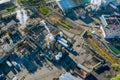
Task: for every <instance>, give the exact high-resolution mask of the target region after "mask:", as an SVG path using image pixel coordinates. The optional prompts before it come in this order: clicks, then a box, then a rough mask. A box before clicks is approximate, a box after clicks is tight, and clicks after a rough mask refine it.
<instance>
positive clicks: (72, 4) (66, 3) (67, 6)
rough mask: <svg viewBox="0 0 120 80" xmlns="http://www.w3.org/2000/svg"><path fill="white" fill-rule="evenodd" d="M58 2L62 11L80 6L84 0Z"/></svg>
mask: <svg viewBox="0 0 120 80" xmlns="http://www.w3.org/2000/svg"><path fill="white" fill-rule="evenodd" d="M56 2H57V4H58V6H59V7H60V8H61V9H62V11H66V10H68V9H71V8H74V7H77V6H80V4H81V3H83V1H82V0H56Z"/></svg>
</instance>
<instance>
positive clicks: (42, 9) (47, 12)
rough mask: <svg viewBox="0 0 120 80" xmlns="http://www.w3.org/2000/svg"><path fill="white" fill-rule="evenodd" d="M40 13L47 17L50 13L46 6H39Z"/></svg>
mask: <svg viewBox="0 0 120 80" xmlns="http://www.w3.org/2000/svg"><path fill="white" fill-rule="evenodd" d="M39 11H40V13H41V14H43V15H47V14H49V13H50V11H49V10H48V8H47V7H46V6H44V5H40V6H39Z"/></svg>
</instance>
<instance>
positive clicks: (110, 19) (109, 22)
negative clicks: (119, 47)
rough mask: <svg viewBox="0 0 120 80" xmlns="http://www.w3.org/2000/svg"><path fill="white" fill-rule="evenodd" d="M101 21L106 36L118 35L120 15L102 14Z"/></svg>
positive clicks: (119, 32)
mask: <svg viewBox="0 0 120 80" xmlns="http://www.w3.org/2000/svg"><path fill="white" fill-rule="evenodd" d="M101 21H102V23H103V25H104V26H103V29H104V31H105V34H106V36H107V35H108V36H111V37H112V36H114V37H119V36H120V15H115V16H108V15H107V16H106V15H105V16H104V15H103V16H102V17H101Z"/></svg>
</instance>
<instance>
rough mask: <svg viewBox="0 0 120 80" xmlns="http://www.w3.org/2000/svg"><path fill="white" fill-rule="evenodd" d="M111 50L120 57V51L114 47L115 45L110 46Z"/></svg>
mask: <svg viewBox="0 0 120 80" xmlns="http://www.w3.org/2000/svg"><path fill="white" fill-rule="evenodd" d="M108 46H109V48H110V49H111V50H112V51H113V52H114V54H115V55H119V54H120V50H118V49H117V48H116V47H114V46H113V45H111V44H110V45H108Z"/></svg>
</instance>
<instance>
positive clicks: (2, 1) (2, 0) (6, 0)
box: [0, 0, 10, 4]
mask: <svg viewBox="0 0 120 80" xmlns="http://www.w3.org/2000/svg"><path fill="white" fill-rule="evenodd" d="M6 2H10V0H0V4H3V3H6Z"/></svg>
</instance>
